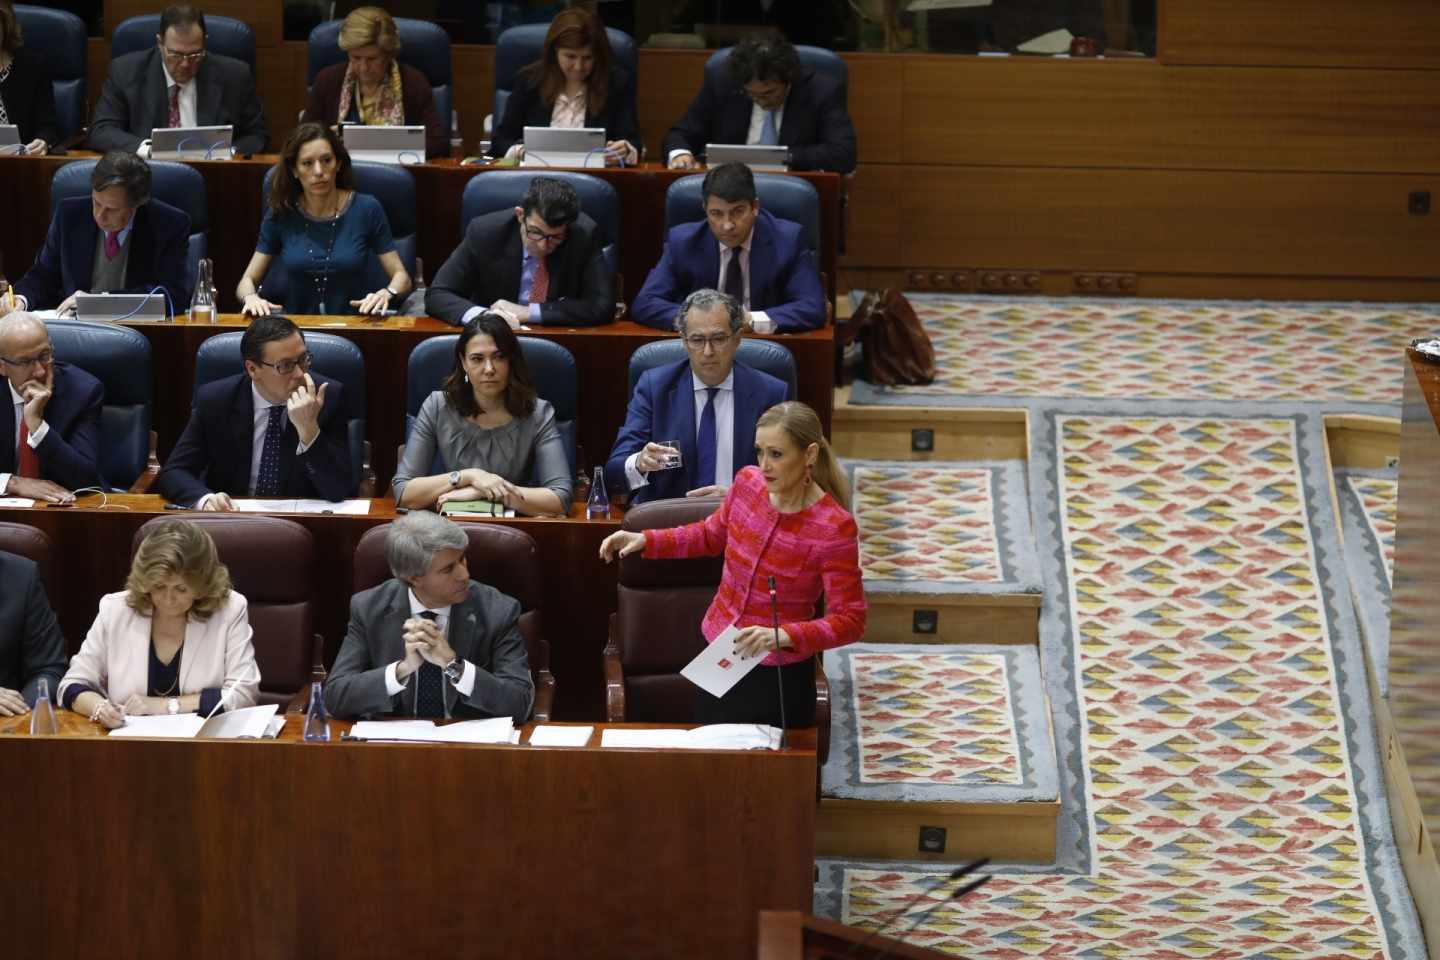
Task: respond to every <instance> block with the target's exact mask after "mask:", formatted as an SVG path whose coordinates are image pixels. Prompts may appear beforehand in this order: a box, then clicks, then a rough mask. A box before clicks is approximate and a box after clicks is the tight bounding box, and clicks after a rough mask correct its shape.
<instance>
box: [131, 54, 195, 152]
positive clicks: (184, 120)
mask: <svg viewBox="0 0 1440 960" xmlns="http://www.w3.org/2000/svg"><path fill="white" fill-rule="evenodd" d="M160 70H161V72H162V73H164V74H165V111H166V113H169V111H170V88H171V87H173V86H175V78H174V77H172V76H170V68H169V67H167V66H165V58H164V57H161V58H160ZM196 76H199V74H198V73H197V74H196ZM195 87H196V84H195V78H194V77H191V78H190V82H189V83H182V84H181V85H180V126H182V127H198V126H200V121H199V119H198V116H197V114H196V112H195V102H196V100H197V98H198V95H197V94H196V92H195ZM135 152H136V153H137V154H139V155H140V156H142V157H145V158H147V159H148V158H149V157H150V138H149V137H146V138H145V139H144V140H143V141H141V143H140V146H139V147H137V148H136V150H135Z"/></svg>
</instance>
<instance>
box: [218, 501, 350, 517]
mask: <svg viewBox="0 0 1440 960" xmlns="http://www.w3.org/2000/svg"><path fill="white" fill-rule="evenodd" d="M231 502H232V503H234V504H235V509H236V510H239V511H240V512H241V513H345V514H353V515H355V516H360V517H363V516H365V515H366V514H368V513H369V512H370V501H369V500H337V501H334V502H331V501H329V500H253V499H239V498H236V499H235V500H232V501H231Z"/></svg>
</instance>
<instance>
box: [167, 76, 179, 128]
mask: <svg viewBox="0 0 1440 960" xmlns="http://www.w3.org/2000/svg"><path fill="white" fill-rule="evenodd" d="M165 125H166V126H167V127H172V128H173V127H178V126H180V84H178V83H172V84H170V119H169V120H168V121H167V122H166V124H165Z"/></svg>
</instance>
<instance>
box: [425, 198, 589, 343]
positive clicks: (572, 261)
mask: <svg viewBox="0 0 1440 960" xmlns="http://www.w3.org/2000/svg"><path fill="white" fill-rule="evenodd" d="M604 246H605V243H604V240H603V239H602V237H601V236H600V229H599V227H597V226H596V225H595V221H594V220H592V219H590V217H588V216H586V215H585V214H584V213H581V212H580V197H579V195H577V194H576V193H575V188H574V187H572V186H570V184H568V183H566V182H565V181H563V180H557V179H555V178H554V177H536V178H535V179H533V180H531V181H530V188H529V189H528V190H526V191H525V196H524V197H523V198H522V199H521V201H520V206H518V207H515V208H514V209H513V210H496V211H495V212H494V213H487V214H483V215H481V216H478V217H476V218H475V219H474V220H471V221H470V225H469V226H468V227H466V228H465V239H464V240H462V241H461V242H460V246H458V247H456V248H455V252H454V253H452V254H450V257H449V259H448V260H446V261H445V265H444V266H442V267H441V268H440V272H439V273H437V274H435V282H434V283H433V284H432V285H431V287H430V289H429V291H428V292H427V293H426V294H425V312H426V313H428V314H430V316H432V317H439V318H440V319H441V320H444V321H446V322H447V323H453V324H455V325H456V326H464V325H465V324H467V323H469V322H470V320H471V319H472V318H474V317H476V316H479V314H480V313H481V312H483V311H485V310H490V311H493V312H495V313H498V314H500V315H502V316H503V317H505V319H506V320H508V321H509V322H510V326H511V328H512V329H514V328H518V327H519V326H520V324H522V323H543V324H551V325H555V326H577V327H583V326H590V325H594V324H597V323H609V322H611V321H612V320H614V319H615V278H614V275H613V274H612V273H611V271H610V268H609V267H608V266H607V265H606V263H605V257H604V255H603V254H602V253H601V250H602V249H603V248H604Z"/></svg>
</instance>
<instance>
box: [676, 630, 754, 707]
mask: <svg viewBox="0 0 1440 960" xmlns="http://www.w3.org/2000/svg"><path fill="white" fill-rule="evenodd" d="M739 635H740V631H739V630H738V629H736V627H735V624H733V623H732V624H730V626H728V627H726V628H725V629H724V630H721V631H720V634H719V636H717V637H716V638H715V639H714V640H711V641H710V642H709V643H708V644H706V645H705V649H704V650H701V651H700V655H699V656H698V657H696V658H695V659H694V660H691V661H690V662H689V663H687V664H686V665H685V669H684V670H681V671H680V676H682V677H684V678H685V679H686V680H689V681H690V682H691V683H693V684H695V686H697V687H699V688H700V689H701V690H704V691H705V692H706V693H708V694H710V695H711V696H712V697H723V696H725V694H726V693H728V692H729V691H730V688H731V687H733V686H735V684H737V683H739V682H740V680H741V678H742V677H744V676H745V674H747V673H749V672H750V671H751V670H754V669H755V668H756V667H758V666H759V665H760V661H761V660H763V659H765V655H764V654H763V653H761V654H756V655H755V656H753V657H742V656H741V655H740V654H738V653H736V652H735V638H736V637H738V636H739Z"/></svg>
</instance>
